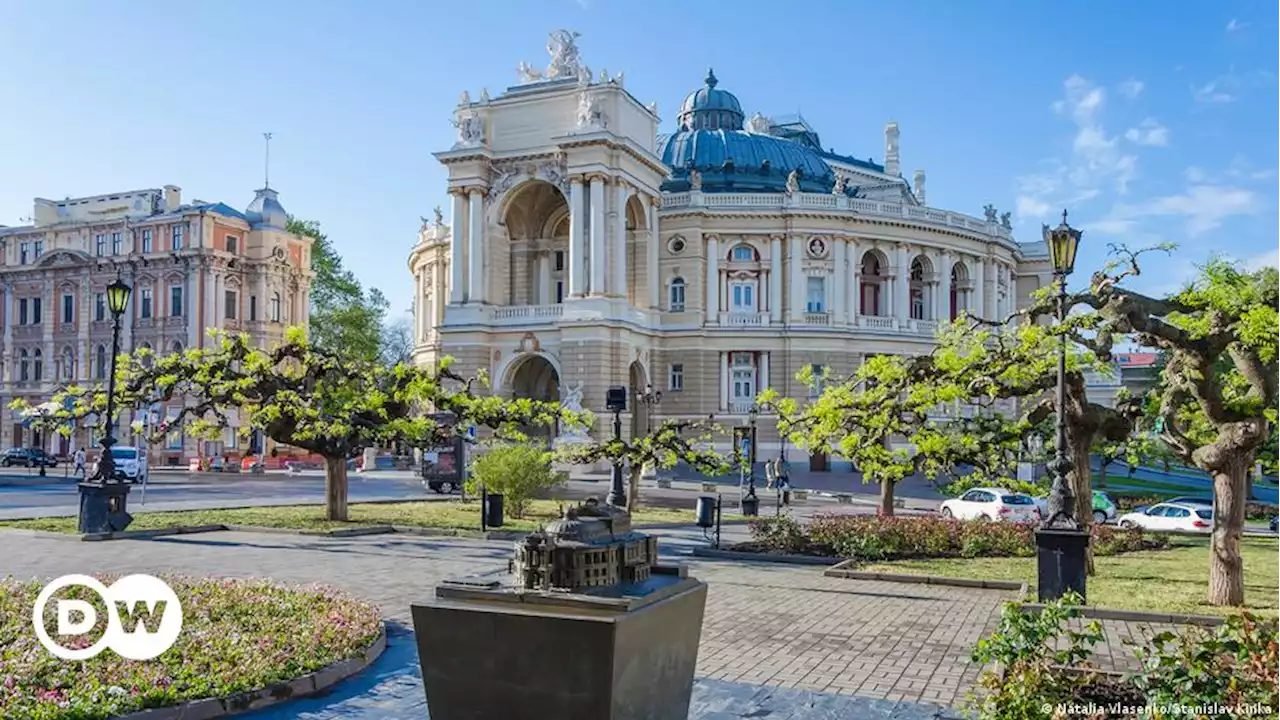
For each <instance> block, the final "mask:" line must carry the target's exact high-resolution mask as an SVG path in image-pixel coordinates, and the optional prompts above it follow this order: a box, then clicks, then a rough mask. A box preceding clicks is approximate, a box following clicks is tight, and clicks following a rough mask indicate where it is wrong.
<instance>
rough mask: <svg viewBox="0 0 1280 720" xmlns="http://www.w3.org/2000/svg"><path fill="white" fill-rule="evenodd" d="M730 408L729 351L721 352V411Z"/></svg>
mask: <svg viewBox="0 0 1280 720" xmlns="http://www.w3.org/2000/svg"><path fill="white" fill-rule="evenodd" d="M728 409H729V353H727V352H722V353H720V411H721V412H724V411H725V410H728Z"/></svg>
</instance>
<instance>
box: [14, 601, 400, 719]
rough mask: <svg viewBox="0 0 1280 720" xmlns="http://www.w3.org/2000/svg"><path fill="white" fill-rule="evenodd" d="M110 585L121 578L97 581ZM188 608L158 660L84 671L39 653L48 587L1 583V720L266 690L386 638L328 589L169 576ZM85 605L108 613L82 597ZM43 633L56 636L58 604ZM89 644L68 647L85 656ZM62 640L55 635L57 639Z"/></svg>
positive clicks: (96, 663) (82, 715)
mask: <svg viewBox="0 0 1280 720" xmlns="http://www.w3.org/2000/svg"><path fill="white" fill-rule="evenodd" d="M99 579H100V580H102V581H103V583H104V584H106V585H110V584H111V583H112V582H114V580H115V578H110V577H99ZM164 580H165V581H166V582H168V583H169V585H170V587H172V588H173V590H174V592H175V593H176V594H177V596H178V598H179V599H180V600H181V601H182V611H183V620H184V624H183V629H182V633H181V634H180V635H179V636H178V640H177V642H176V643H175V644H174V645H173V647H171V648H170V649H169V650H167V651H166V652H165V653H163V654H162V655H160V656H159V657H158V658H156V659H154V660H150V661H147V662H135V661H131V660H124V659H122V658H120V657H119V656H118V655H116V654H115V653H114V652H112V651H110V650H106V651H104V652H102V653H101V654H99V655H98V656H96V657H94V658H92V659H90V660H86V661H83V662H69V661H64V660H60V659H58V658H56V657H54V656H53V655H52V654H50V653H49V652H48V651H47V650H45V649H44V647H42V646H41V645H40V644H39V641H38V640H37V639H36V636H35V632H34V631H33V630H32V627H31V612H32V608H33V607H34V605H35V599H36V595H37V594H38V593H39V592H40V589H41V588H42V587H43V583H42V582H37V581H16V580H13V579H12V578H4V579H0V717H4V718H29V719H30V720H54V719H55V718H75V719H76V720H98V719H99V718H102V719H105V718H110V717H114V716H116V715H120V714H123V713H128V712H132V711H136V710H142V709H146V708H155V707H164V706H170V705H177V704H180V703H184V702H188V701H192V700H197V699H201V698H211V697H223V696H227V695H233V694H236V693H241V692H247V691H252V690H257V689H260V688H263V687H265V686H267V685H270V684H272V683H276V682H282V681H287V680H290V679H293V678H297V677H301V676H303V675H306V674H308V673H311V672H314V671H317V670H320V669H322V668H324V667H326V666H328V665H331V664H333V663H335V662H338V661H341V660H346V659H352V658H360V657H362V656H363V654H364V652H365V650H366V649H367V648H368V647H369V646H370V645H372V644H373V643H374V641H375V640H376V639H377V638H378V636H379V633H380V632H381V620H380V619H379V617H378V613H377V610H376V609H375V608H374V607H373V606H371V605H369V604H367V603H364V602H360V601H358V600H354V599H352V598H350V597H349V596H346V595H344V594H342V593H341V592H339V591H337V590H334V589H332V588H327V587H318V586H313V587H307V588H288V587H282V586H279V585H274V584H271V583H268V582H262V581H250V580H231V579H227V580H213V579H193V578H182V577H165V578H164ZM57 597H60V598H72V597H74V598H79V599H83V600H87V601H89V602H90V603H91V604H93V605H94V606H95V607H96V608H97V609H98V617H99V618H103V617H105V615H104V612H105V608H104V607H103V606H102V601H101V599H100V598H98V597H97V596H96V594H94V593H92V592H91V591H88V590H87V589H85V588H81V587H75V588H68V589H67V590H65V591H62V592H60V593H58V594H57ZM45 608H46V609H45V624H46V627H47V628H48V629H49V632H50V634H51V635H54V633H55V632H56V627H57V625H56V620H55V616H54V612H55V610H54V608H55V604H54V603H52V602H51V603H48V604H47V605H46V606H45ZM101 628H102V622H101V621H100V622H99V627H98V628H95V632H92V633H91V634H90V636H86V637H82V638H79V639H78V640H76V641H75V642H72V641H68V640H66V639H63V641H62V644H63V645H65V646H66V647H85V646H88V645H89V644H90V643H91V642H92V640H96V639H97V638H99V637H101ZM54 637H55V639H57V637H56V635H54Z"/></svg>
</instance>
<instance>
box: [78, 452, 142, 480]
mask: <svg viewBox="0 0 1280 720" xmlns="http://www.w3.org/2000/svg"><path fill="white" fill-rule="evenodd" d="M111 457H112V459H114V460H115V463H116V475H117V476H123V477H124V478H125V479H126V480H128V481H129V482H131V483H140V482H146V481H147V449H146V448H140V447H134V446H133V445H115V446H112V448H111ZM99 462H100V461H99ZM97 472H98V463H96V462H95V463H94V464H93V467H92V468H89V472H88V474H89V475H90V476H93V475H96V474H97Z"/></svg>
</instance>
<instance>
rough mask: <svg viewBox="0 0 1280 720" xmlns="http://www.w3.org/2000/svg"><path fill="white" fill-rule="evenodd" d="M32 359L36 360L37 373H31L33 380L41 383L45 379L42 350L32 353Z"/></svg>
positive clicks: (38, 349) (35, 368) (34, 363)
mask: <svg viewBox="0 0 1280 720" xmlns="http://www.w3.org/2000/svg"><path fill="white" fill-rule="evenodd" d="M32 357H33V358H34V362H33V366H34V370H35V372H33V373H31V375H32V377H31V379H32V380H35V381H36V382H40V381H41V380H42V379H43V378H44V353H43V352H41V351H40V348H36V351H35V352H34V353H32Z"/></svg>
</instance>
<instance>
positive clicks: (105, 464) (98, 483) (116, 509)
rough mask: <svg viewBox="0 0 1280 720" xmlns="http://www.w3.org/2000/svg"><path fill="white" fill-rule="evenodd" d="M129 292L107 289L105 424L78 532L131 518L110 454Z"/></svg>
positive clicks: (83, 493) (119, 286)
mask: <svg viewBox="0 0 1280 720" xmlns="http://www.w3.org/2000/svg"><path fill="white" fill-rule="evenodd" d="M132 292H133V288H131V287H129V285H128V284H127V283H125V282H124V281H123V280H121V279H120V278H119V277H116V279H115V281H114V282H112V283H111V284H110V285H108V286H107V308H108V309H109V310H110V311H111V370H110V375H108V376H107V408H106V413H107V417H106V422H105V423H104V427H103V437H102V457H101V458H99V460H98V469H97V471H96V472H95V473H94V474H93V477H91V478H88V479H87V480H85V481H84V482H81V483H80V484H79V487H80V532H82V533H100V532H112V531H120V530H124V529H125V528H126V527H128V525H129V523H130V522H132V521H133V517H132V516H131V515H129V513H128V511H127V508H126V505H127V502H128V499H127V498H128V495H129V485H128V484H127V483H124V482H114V483H113V482H112V481H113V480H116V479H117V478H116V459H115V457H114V456H112V454H111V446H113V445H115V442H116V439H115V412H116V356H117V355H119V354H120V318H121V316H122V315H124V311H125V308H126V307H128V305H129V295H130V293H132Z"/></svg>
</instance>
